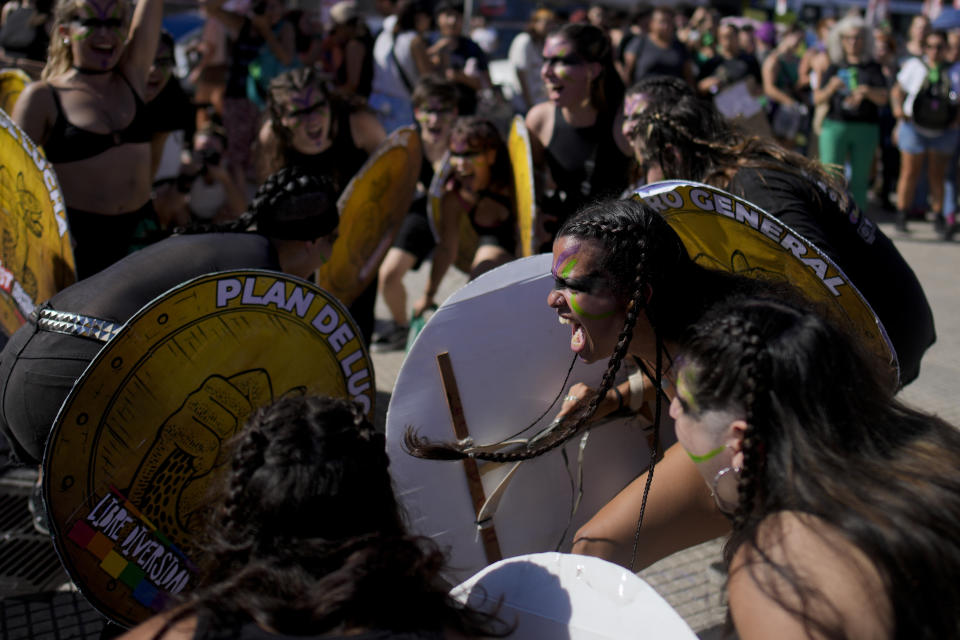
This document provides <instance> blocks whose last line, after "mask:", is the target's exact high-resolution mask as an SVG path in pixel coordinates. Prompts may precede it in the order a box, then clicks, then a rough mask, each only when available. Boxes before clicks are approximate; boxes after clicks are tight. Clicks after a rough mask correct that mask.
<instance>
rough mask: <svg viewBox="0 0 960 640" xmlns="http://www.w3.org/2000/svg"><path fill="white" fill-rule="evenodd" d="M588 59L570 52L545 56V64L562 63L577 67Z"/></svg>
mask: <svg viewBox="0 0 960 640" xmlns="http://www.w3.org/2000/svg"><path fill="white" fill-rule="evenodd" d="M585 62H586V61H585V60H584V59H583V58H581V57H580V56H578V55H576V54H573V53H572V54H570V55H568V56H563V57H560V56H554V57H552V58H544V59H543V64H545V65H557V64H562V65H564V66H566V67H575V66H577V65H579V64H584V63H585Z"/></svg>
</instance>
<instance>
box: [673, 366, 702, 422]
mask: <svg viewBox="0 0 960 640" xmlns="http://www.w3.org/2000/svg"><path fill="white" fill-rule="evenodd" d="M696 383H697V374H696V373H695V372H693V371H691V370H690V367H685V368H684V369H682V370H681V371H680V375H679V376H677V394H678V395H679V396H680V399H681V400H683V401H684V402H685V403H686V406H687V410H688V411H689V412H691V413H693V414H694V415H700V404H699V403H698V402H697V399H696V397H694V395H693V392H692V391H690V390H691V389H693V388H695V387H696Z"/></svg>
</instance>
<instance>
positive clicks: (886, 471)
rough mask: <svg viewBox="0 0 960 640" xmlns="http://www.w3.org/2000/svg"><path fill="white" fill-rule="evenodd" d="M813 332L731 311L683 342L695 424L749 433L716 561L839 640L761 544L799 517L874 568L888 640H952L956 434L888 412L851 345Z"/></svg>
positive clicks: (755, 310) (881, 382) (879, 377)
mask: <svg viewBox="0 0 960 640" xmlns="http://www.w3.org/2000/svg"><path fill="white" fill-rule="evenodd" d="M824 318H825V316H822V315H821V314H816V313H812V312H810V311H808V310H805V309H801V308H799V307H795V306H793V305H792V304H787V303H785V302H783V301H782V300H771V299H744V298H734V299H731V300H730V301H728V302H726V303H723V304H722V305H720V306H719V307H718V308H717V309H715V310H714V311H712V312H710V313H709V314H708V315H707V316H706V318H705V319H704V321H703V322H701V323H698V324H697V325H696V326H695V327H694V328H693V329H692V331H691V332H690V335H689V336H688V339H687V340H686V341H685V344H684V352H683V356H682V358H683V365H682V368H683V370H684V371H686V370H687V369H688V368H689V367H692V368H693V372H694V374H693V375H690V376H686V375H684V380H687V381H691V385H688V388H689V390H690V392H691V393H692V395H693V399H694V403H695V404H696V405H697V407H698V408H699V411H701V412H702V411H710V410H716V411H731V412H733V413H734V414H738V415H740V416H743V417H744V420H745V421H746V423H747V428H746V430H745V432H744V436H743V438H744V439H743V445H742V451H743V466H742V470H741V475H740V479H739V484H738V504H737V508H736V511H735V514H734V518H733V524H734V531H733V534H732V536H731V538H730V539H729V541H728V542H727V545H726V548H725V550H724V555H725V559H726V561H727V563H728V564H729V563H730V562H731V561H732V559H733V557H734V555H735V554H736V553H737V551H738V549H741V548H745V549H746V550H747V551H749V552H751V553H750V556H751V558H752V560H751V562H753V561H755V562H757V563H761V564H765V565H772V568H773V569H774V571H775V573H776V575H777V576H779V577H780V578H782V579H784V580H786V581H787V584H788V585H789V587H788V588H787V589H786V590H784V589H783V587H782V586H779V587H778V586H777V585H775V584H772V583H771V582H770V581H769V580H767V581H764V580H763V579H762V578H759V577H756V576H757V574H753V573H752V574H751V575H753V579H754V580H755V581H756V582H757V584H758V586H759V587H760V588H761V589H762V590H763V591H764V592H765V593H766V594H767V595H768V596H769V597H770V598H771V599H773V600H774V601H776V602H778V603H780V604H781V605H782V606H783V608H784V609H786V610H788V611H790V612H791V613H793V614H794V615H796V616H797V617H798V618H799V619H801V620H803V621H804V623H805V624H806V625H807V626H808V629H812V630H814V631H815V632H816V633H818V634H822V636H823V637H831V638H833V637H836V638H842V637H846V636H845V635H844V630H843V629H842V628H840V623H837V622H836V621H833V620H824V619H823V616H820V617H816V616H814V615H813V614H811V611H816V610H817V607H816V606H810V605H811V603H817V602H819V603H823V604H824V605H825V606H828V607H829V606H831V603H829V602H827V601H826V599H825V597H824V596H823V594H820V593H818V592H817V591H816V590H815V589H813V588H812V587H811V586H810V585H809V584H807V583H806V582H805V579H804V575H809V573H806V574H805V572H804V567H802V566H796V565H794V564H792V563H789V562H776V561H774V560H772V559H771V557H770V556H769V555H768V554H767V553H765V547H766V545H765V544H764V543H763V542H761V540H767V539H768V538H767V537H766V536H764V537H761V536H760V535H759V532H760V530H761V523H763V522H764V521H765V520H767V519H768V518H769V517H770V516H773V515H775V514H777V513H779V512H787V511H789V512H796V513H805V514H810V515H812V516H815V517H817V518H819V519H820V520H821V521H823V522H824V523H828V524H829V525H830V526H832V527H834V528H836V529H838V530H839V532H840V534H841V535H843V536H844V537H845V538H846V539H847V540H849V541H850V542H851V543H852V544H854V545H855V546H856V547H857V548H858V549H859V550H860V551H862V552H863V553H864V554H865V555H866V557H867V558H868V559H869V560H870V561H871V562H872V563H873V564H874V566H875V567H876V568H877V570H878V572H879V575H880V576H881V579H882V583H883V585H884V588H885V589H886V596H887V597H888V599H889V604H890V607H891V610H892V612H893V619H894V627H895V628H894V633H892V635H891V637H896V638H906V637H910V638H941V637H955V636H957V635H958V633H960V623H958V619H957V616H956V611H957V610H958V607H960V587H958V585H957V584H956V575H957V574H958V573H960V540H958V537H957V535H956V532H957V522H960V471H958V470H960V432H958V430H957V429H956V428H955V427H953V426H952V425H949V424H947V423H946V422H944V421H943V420H941V419H939V418H937V417H935V416H932V415H928V414H924V413H922V412H919V411H916V410H914V409H910V408H908V407H906V406H904V405H902V404H900V403H899V402H897V401H896V400H895V399H894V398H893V397H892V391H891V390H890V388H889V385H888V384H887V382H886V379H885V378H884V377H883V371H882V369H880V368H878V367H875V366H873V365H872V364H871V363H872V360H871V359H870V356H869V355H867V354H866V353H865V352H863V351H862V350H861V346H860V344H859V342H858V341H857V340H856V339H855V338H854V337H852V336H851V335H850V334H848V333H847V332H845V331H843V330H841V329H839V328H837V327H835V326H833V325H832V324H831V323H830V322H829V321H828V320H826V319H824ZM905 525H908V526H905ZM747 570H748V571H749V570H750V569H749V568H748V569H747ZM797 602H799V603H801V604H799V605H798V604H796V603H797ZM820 610H821V611H822V610H823V609H822V608H821V609H820Z"/></svg>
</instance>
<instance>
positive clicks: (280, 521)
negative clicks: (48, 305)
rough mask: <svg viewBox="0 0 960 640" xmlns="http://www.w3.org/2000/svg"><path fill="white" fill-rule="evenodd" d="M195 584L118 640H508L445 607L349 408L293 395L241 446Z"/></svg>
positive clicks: (380, 458) (480, 617)
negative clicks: (201, 576) (482, 638)
mask: <svg viewBox="0 0 960 640" xmlns="http://www.w3.org/2000/svg"><path fill="white" fill-rule="evenodd" d="M232 451H233V453H232V459H231V464H230V469H231V470H230V472H229V473H228V474H226V476H225V478H224V481H223V485H222V489H221V492H220V494H219V496H216V497H214V498H213V500H214V504H215V505H216V506H215V507H214V509H213V513H212V515H211V518H210V524H209V527H208V529H207V531H208V533H207V535H208V538H209V540H208V543H207V547H206V548H207V550H208V554H207V563H206V565H207V566H206V567H205V572H204V579H203V582H202V583H201V586H200V587H199V588H198V589H197V590H196V591H194V592H193V593H191V594H190V595H188V596H187V597H186V601H185V602H184V603H183V604H181V606H179V607H178V608H176V609H174V610H172V611H170V612H167V613H165V614H161V615H159V616H155V617H154V618H151V619H150V620H148V621H146V622H144V623H143V624H142V625H140V626H139V627H136V628H135V629H133V630H132V631H131V632H129V633H128V634H127V635H126V636H124V637H125V638H130V639H131V640H135V639H140V638H144V639H157V640H159V639H160V638H165V639H168V640H176V639H187V638H196V639H198V640H202V639H205V638H215V637H231V638H248V639H252V638H263V639H264V640H268V639H270V638H281V637H282V638H290V637H303V638H320V637H322V638H349V637H358V638H364V639H370V640H377V639H381V638H383V639H386V638H397V639H409V640H413V639H415V638H417V639H419V638H422V639H427V638H435V639H438V640H439V639H441V638H462V637H476V636H481V635H482V636H486V637H489V636H491V635H493V636H502V635H504V634H505V633H504V632H506V631H509V629H505V628H503V625H501V624H500V623H499V622H498V621H497V620H496V618H494V617H493V616H492V615H490V614H486V613H480V612H478V611H475V610H472V609H467V608H465V607H463V606H462V605H459V604H458V603H456V602H455V601H453V600H452V599H451V598H450V597H449V596H448V595H447V588H446V586H445V585H444V584H443V583H442V581H441V578H440V570H441V568H442V567H443V555H442V554H441V553H440V551H439V550H438V549H437V548H436V547H435V546H434V545H433V544H432V543H430V541H429V540H424V539H420V538H415V537H413V536H410V535H408V534H407V532H406V530H405V528H404V525H403V518H402V515H401V512H400V509H399V506H398V504H397V501H396V498H395V497H394V493H393V487H392V485H391V481H390V476H389V474H388V472H387V467H388V465H389V460H388V459H387V456H386V453H385V452H384V438H383V435H382V434H380V433H377V432H375V431H374V428H373V425H371V424H370V422H369V421H368V420H367V419H366V417H365V416H364V415H363V413H362V412H361V411H360V409H359V408H358V407H357V406H356V405H354V404H353V403H351V402H349V401H347V400H341V399H334V398H326V397H288V398H285V399H282V400H279V401H278V402H276V403H274V404H273V405H270V406H267V407H265V408H262V409H259V410H258V411H257V412H256V413H255V414H254V415H253V416H252V417H251V418H250V419H249V421H248V423H247V425H246V427H245V428H244V429H243V430H242V431H241V432H240V433H239V434H238V435H237V437H236V439H235V441H234V443H233V449H232Z"/></svg>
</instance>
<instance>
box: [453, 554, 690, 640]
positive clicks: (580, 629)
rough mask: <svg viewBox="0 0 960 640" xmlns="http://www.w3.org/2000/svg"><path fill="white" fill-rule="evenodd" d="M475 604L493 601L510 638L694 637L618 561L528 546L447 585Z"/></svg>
mask: <svg viewBox="0 0 960 640" xmlns="http://www.w3.org/2000/svg"><path fill="white" fill-rule="evenodd" d="M450 595H451V596H453V597H454V598H455V599H456V600H459V601H460V602H463V603H465V604H469V605H470V606H472V607H473V608H475V609H480V610H481V611H490V610H491V609H493V608H494V607H497V606H499V607H500V609H499V616H500V618H501V619H502V620H505V621H511V622H512V621H514V620H515V621H516V623H517V628H516V630H515V631H514V632H513V633H512V634H511V635H510V637H511V638H515V639H516V640H527V639H529V640H539V639H540V638H569V639H570V640H595V639H597V638H632V637H635V636H637V635H638V630H639V629H644V630H645V631H644V633H643V634H642V635H643V637H645V638H646V637H649V638H656V639H657V640H695V639H696V637H697V636H696V634H695V633H694V632H693V630H692V629H691V628H690V627H689V625H687V623H686V622H684V620H683V618H681V617H680V615H679V614H678V613H677V612H676V611H675V610H674V609H673V607H671V606H670V605H669V604H667V601H666V600H664V599H663V598H662V597H660V595H659V594H658V593H657V592H656V591H654V590H653V588H652V587H651V586H650V585H648V584H647V583H646V582H644V581H643V580H642V579H641V578H639V577H637V576H636V575H635V574H634V573H632V572H630V571H628V570H627V569H624V568H623V567H621V566H618V565H615V564H613V563H610V562H607V561H606V560H601V559H600V558H591V557H589V556H577V555H569V554H565V553H534V554H529V555H523V556H519V557H517V558H510V559H508V560H501V561H500V562H497V563H495V564H492V565H490V566H489V567H487V568H486V569H484V570H483V571H481V572H480V573H478V574H477V575H475V576H473V577H472V578H470V579H469V580H467V581H466V582H464V583H462V584H460V585H457V586H456V587H454V588H453V589H452V590H451V591H450Z"/></svg>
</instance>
